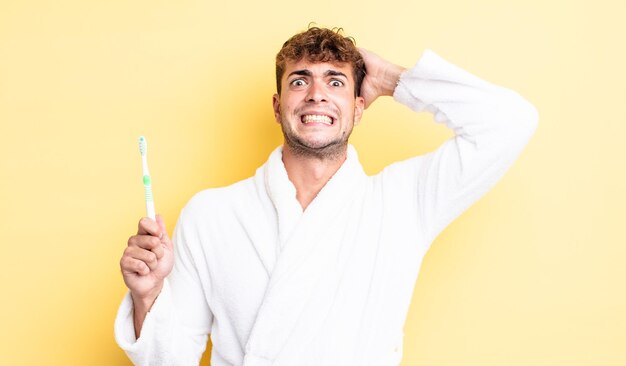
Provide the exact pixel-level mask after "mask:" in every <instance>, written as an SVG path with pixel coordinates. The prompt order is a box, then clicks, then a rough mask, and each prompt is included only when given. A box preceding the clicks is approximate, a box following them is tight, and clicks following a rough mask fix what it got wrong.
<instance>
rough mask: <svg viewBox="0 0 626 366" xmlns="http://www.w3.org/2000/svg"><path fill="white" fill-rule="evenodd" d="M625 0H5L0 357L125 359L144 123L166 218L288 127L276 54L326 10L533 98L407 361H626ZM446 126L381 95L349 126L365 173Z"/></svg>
mask: <svg viewBox="0 0 626 366" xmlns="http://www.w3.org/2000/svg"><path fill="white" fill-rule="evenodd" d="M622 3H623V2H621V1H617V0H616V1H605V0H597V1H574V0H570V1H565V0H562V1H539V0H532V1H531V0H525V1H521V0H520V1H506V2H503V1H489V0H480V1H460V0H458V1H420V2H417V1H408V0H407V1H394V0H388V1H382V2H381V1H328V0H321V1H315V2H294V1H286V0H280V1H274V2H262V1H248V2H243V1H236V0H235V1H223V2H213V1H185V0H182V1H158V0H157V1H154V0H151V1H146V0H142V1H119V0H116V1H103V2H95V1H77V0H75V1H68V0H58V1H44V0H33V1H8V0H5V1H3V2H2V3H1V4H0V233H1V236H0V238H1V242H0V246H1V254H0V281H1V282H0V296H1V301H0V317H1V318H0V364H2V365H128V364H130V362H129V361H127V359H126V358H125V355H124V353H123V352H122V351H121V350H119V349H118V348H117V346H116V345H115V343H114V339H113V319H114V316H115V312H116V310H117V306H118V304H119V302H120V300H121V298H122V296H123V294H124V293H125V287H124V284H123V282H122V279H121V276H120V274H119V264H118V261H119V258H120V256H121V254H122V251H123V249H124V247H125V245H126V240H127V238H128V237H129V236H130V235H131V234H133V232H134V230H135V228H136V222H137V221H138V219H139V218H140V217H141V216H142V215H144V212H145V211H144V210H145V209H144V201H143V188H142V184H141V165H140V157H139V153H138V147H137V137H138V136H139V135H140V134H144V135H146V137H147V138H148V140H149V143H150V166H151V171H152V178H153V182H154V194H155V201H156V206H157V209H158V211H159V212H161V213H163V214H164V215H165V217H166V223H167V225H168V228H169V230H170V232H171V230H172V229H173V226H174V224H175V222H176V219H177V216H178V213H179V211H180V209H181V208H182V206H183V205H184V204H185V202H186V201H187V200H188V199H189V198H190V197H191V195H192V194H193V193H195V192H197V191H199V190H201V189H204V188H208V187H216V186H221V185H226V184H229V183H232V182H235V181H237V180H239V179H242V178H245V177H247V176H250V175H252V174H253V173H254V170H255V168H256V167H257V166H259V165H260V164H262V163H263V161H265V159H266V158H267V155H268V154H269V152H270V151H271V150H272V149H273V148H274V147H275V146H277V145H278V144H279V143H280V142H281V134H280V132H279V127H278V126H277V125H276V124H275V123H274V120H273V116H272V110H271V97H272V94H273V93H274V90H275V84H274V63H273V62H274V55H275V53H276V52H277V51H278V49H279V48H280V46H281V45H282V43H283V42H284V41H285V40H286V39H287V38H288V37H289V36H291V35H292V34H293V33H295V32H298V31H300V30H303V29H304V28H306V26H307V24H308V23H309V22H311V21H315V22H317V23H318V24H319V25H322V26H331V27H332V26H342V27H344V28H345V30H346V32H347V34H349V35H353V36H354V37H355V38H356V40H357V44H358V45H359V46H363V47H366V48H369V49H371V50H374V51H376V52H377V53H379V54H380V55H382V56H384V57H386V58H388V59H390V60H393V61H395V62H396V63H399V64H402V65H404V66H412V65H413V63H414V62H415V61H416V60H417V59H418V57H419V55H420V54H421V52H422V50H423V49H424V48H427V47H428V48H432V49H434V50H435V51H436V52H438V53H439V54H440V55H442V56H443V57H445V58H447V59H448V60H450V61H452V62H453V63H456V64H458V65H460V66H462V67H463V68H465V69H467V70H469V71H471V72H473V73H475V74H477V75H479V76H481V77H483V78H485V79H487V80H490V81H492V82H494V83H497V84H501V85H504V86H507V87H510V88H513V89H515V90H517V91H519V92H520V93H521V94H522V95H524V96H525V97H526V98H527V99H529V100H530V101H532V102H533V103H534V104H535V105H536V106H537V108H538V109H539V112H540V125H539V129H538V130H537V133H536V135H535V136H534V138H533V139H532V141H531V142H530V144H529V145H528V147H527V148H526V150H525V151H524V152H523V154H522V155H521V157H520V159H519V160H518V161H517V162H516V163H515V165H514V166H513V168H512V169H511V170H510V171H509V172H508V173H507V175H506V176H505V177H504V179H503V180H502V181H501V182H500V183H499V184H498V185H497V186H496V188H495V189H493V190H492V191H491V192H490V193H489V194H487V196H485V197H484V198H483V199H482V200H481V201H479V202H478V203H477V204H476V205H475V206H474V207H472V208H471V209H470V210H469V211H468V212H467V213H465V214H464V215H463V216H462V217H461V218H459V219H458V220H457V221H456V222H455V223H453V224H452V225H451V226H450V227H449V228H448V229H447V230H446V231H445V232H444V233H443V234H442V235H441V236H440V237H439V238H438V239H437V240H436V242H435V244H434V246H433V248H432V249H431V251H430V252H429V254H428V255H427V256H426V258H425V262H424V265H423V267H422V271H421V275H420V278H419V280H418V283H417V285H416V291H415V294H414V298H413V303H412V306H411V309H410V313H409V316H408V319H407V324H406V329H405V330H406V336H405V342H404V346H405V351H404V352H405V355H404V361H403V363H402V365H454V366H459V365H520V366H521V365H524V366H528V365H550V366H553V365H568V366H575V365H625V364H626V291H625V290H626V289H625V287H626V239H625V235H624V232H623V228H624V219H625V215H624V209H625V208H626V194H625V193H624V189H625V188H626V171H625V167H626V165H625V164H624V158H625V157H626V148H625V145H626V143H625V142H624V136H626V118H625V117H626V113H624V108H625V106H626V92H625V86H626V71H625V69H626V47H625V46H624V45H625V44H626V43H625V42H626V41H625V40H624V36H625V35H626V26H625V25H624V22H623V20H624V15H626V9H625V8H624V6H623V5H620V4H622ZM449 136H450V132H449V131H447V130H446V129H445V128H444V127H442V126H438V125H434V124H433V123H432V120H431V118H430V117H429V116H428V115H425V114H421V115H415V114H413V113H412V112H410V111H409V110H408V109H407V108H405V107H403V106H401V105H398V104H396V103H394V102H393V101H392V100H391V99H390V98H388V99H387V100H383V101H378V102H377V103H375V104H374V106H372V107H371V108H370V109H369V110H368V111H366V114H365V117H364V119H363V122H362V124H361V125H360V126H359V127H357V129H356V131H355V133H354V135H353V139H352V142H353V144H354V145H356V147H357V149H358V150H359V151H360V156H361V160H362V163H363V165H364V166H365V169H366V171H367V172H368V173H370V174H373V173H376V172H378V171H379V170H380V169H382V168H383V167H384V166H385V165H387V164H389V163H390V162H393V161H396V160H399V159H403V158H406V157H409V156H412V155H415V154H422V153H425V152H427V151H430V150H432V149H434V148H435V147H436V146H438V145H439V144H440V143H441V142H442V141H443V140H444V139H445V138H447V137H449ZM203 364H204V365H208V364H209V363H208V357H207V356H205V360H204V361H203Z"/></svg>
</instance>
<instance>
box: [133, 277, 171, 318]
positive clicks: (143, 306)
mask: <svg viewBox="0 0 626 366" xmlns="http://www.w3.org/2000/svg"><path fill="white" fill-rule="evenodd" d="M162 289H163V284H162V283H161V285H159V286H157V287H156V288H154V289H153V290H151V291H150V292H149V293H147V294H143V295H138V294H135V293H133V292H132V291H131V293H130V296H131V298H132V299H133V306H134V308H135V311H138V312H140V313H143V312H146V313H147V312H149V311H150V309H151V308H152V305H154V302H155V301H156V299H157V297H159V294H160V293H161V290H162Z"/></svg>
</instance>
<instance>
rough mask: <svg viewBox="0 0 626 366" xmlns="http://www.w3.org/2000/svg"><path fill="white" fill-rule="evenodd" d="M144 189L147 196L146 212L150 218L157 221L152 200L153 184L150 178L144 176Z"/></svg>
mask: <svg viewBox="0 0 626 366" xmlns="http://www.w3.org/2000/svg"><path fill="white" fill-rule="evenodd" d="M143 189H144V192H145V195H146V212H147V214H148V217H149V218H151V219H152V220H156V213H155V210H154V199H153V198H152V183H151V182H150V176H149V175H144V176H143Z"/></svg>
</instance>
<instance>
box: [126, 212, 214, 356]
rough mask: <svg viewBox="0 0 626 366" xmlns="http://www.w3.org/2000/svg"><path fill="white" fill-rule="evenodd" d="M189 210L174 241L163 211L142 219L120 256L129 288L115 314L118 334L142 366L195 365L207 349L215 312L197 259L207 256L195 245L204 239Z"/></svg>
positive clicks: (129, 352)
mask: <svg viewBox="0 0 626 366" xmlns="http://www.w3.org/2000/svg"><path fill="white" fill-rule="evenodd" d="M184 212H185V210H183V212H182V213H181V216H180V218H179V221H178V224H177V226H176V229H175V230H174V236H173V240H170V239H169V238H168V237H167V233H166V231H165V226H164V225H163V221H162V219H161V218H160V217H159V216H157V222H155V221H152V220H148V219H142V220H141V221H140V224H139V230H138V234H137V235H135V236H132V237H131V238H130V239H129V242H128V244H129V246H128V248H127V249H126V250H125V254H124V256H123V257H122V260H121V261H120V263H121V266H122V273H123V274H124V281H125V282H126V284H127V286H128V288H129V292H128V294H127V295H126V297H125V298H124V300H123V301H122V304H121V305H120V308H119V310H118V314H117V317H116V319H115V339H116V341H117V343H118V345H119V346H120V347H121V348H122V349H123V350H124V351H125V352H126V354H127V355H128V357H129V358H130V359H131V360H132V361H133V363H134V364H136V365H194V364H198V363H199V361H200V358H201V357H202V353H203V352H204V350H205V348H206V343H207V339H208V334H209V331H210V327H211V324H212V321H213V315H212V313H211V311H210V309H209V307H208V304H207V300H206V298H205V292H204V289H205V287H206V286H203V284H202V281H201V280H200V279H199V277H198V269H197V266H196V262H195V260H194V258H198V257H201V253H198V252H197V250H196V249H194V248H197V245H196V244H197V243H198V242H199V240H198V238H197V237H196V236H195V235H194V230H192V229H191V228H192V227H193V225H192V224H189V225H187V226H189V227H187V228H186V225H185V222H186V220H185V219H184V217H185V214H184ZM174 246H175V247H176V254H175V255H174ZM134 247H139V248H141V249H143V250H145V251H148V253H142V252H141V251H140V250H138V249H132V248H134ZM129 248H130V249H129ZM146 248H151V249H150V250H148V249H146ZM154 248H161V249H162V250H163V253H162V254H161V253H158V254H157V253H154V252H155V251H156V250H155V249H154ZM150 253H153V254H150ZM155 260H156V263H154V261H155ZM204 285H206V284H204Z"/></svg>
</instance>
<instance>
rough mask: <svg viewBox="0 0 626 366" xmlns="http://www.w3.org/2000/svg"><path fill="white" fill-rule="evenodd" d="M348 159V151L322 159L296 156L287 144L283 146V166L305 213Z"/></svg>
mask: <svg viewBox="0 0 626 366" xmlns="http://www.w3.org/2000/svg"><path fill="white" fill-rule="evenodd" d="M346 157H347V149H346V150H344V153H343V154H341V155H339V156H334V157H333V158H327V159H320V158H319V157H312V156H303V155H300V154H294V152H293V151H291V149H290V148H289V146H288V145H287V144H284V145H283V164H285V170H287V176H288V177H289V180H290V181H291V183H292V184H293V185H294V186H295V187H296V199H297V200H298V202H299V203H300V206H302V210H303V211H304V210H306V208H307V207H308V206H309V204H310V203H311V202H312V201H313V199H314V198H315V197H316V196H317V194H318V193H319V192H320V191H321V190H322V188H324V186H325V185H326V183H328V181H329V180H330V178H332V176H333V175H334V174H335V173H336V172H337V170H339V168H340V167H341V165H342V164H343V163H344V161H346Z"/></svg>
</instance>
